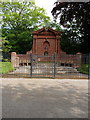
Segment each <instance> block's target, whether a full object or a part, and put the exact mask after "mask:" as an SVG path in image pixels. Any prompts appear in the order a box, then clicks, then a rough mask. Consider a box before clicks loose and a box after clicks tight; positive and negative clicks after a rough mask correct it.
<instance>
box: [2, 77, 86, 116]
mask: <svg viewBox="0 0 90 120" xmlns="http://www.w3.org/2000/svg"><path fill="white" fill-rule="evenodd" d="M2 101H3V102H2V115H3V117H5V118H87V117H88V80H75V79H74V80H73V79H72V80H69V79H66V80H65V79H62V80H61V79H22V78H14V79H13V78H2Z"/></svg>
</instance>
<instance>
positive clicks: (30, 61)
mask: <svg viewBox="0 0 90 120" xmlns="http://www.w3.org/2000/svg"><path fill="white" fill-rule="evenodd" d="M18 57H19V58H18V59H17V60H18V67H15V68H14V70H13V71H9V72H8V73H5V74H3V75H2V77H29V78H30V77H31V78H32V77H34V78H35V77H37V78H59V79H66V78H67V79H70V78H71V79H79V78H83V79H88V78H90V54H83V55H82V57H81V59H77V58H78V57H76V56H75V55H69V56H68V55H62V56H57V55H56V54H53V55H52V56H46V55H44V56H41V55H33V54H30V55H29V57H27V56H26V58H25V57H24V58H23V57H22V56H18ZM3 61H4V62H7V61H11V59H10V55H9V54H6V55H5V54H4V56H3ZM15 62H16V61H15ZM80 63H81V64H80ZM6 67H7V66H6Z"/></svg>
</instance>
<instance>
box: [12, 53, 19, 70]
mask: <svg viewBox="0 0 90 120" xmlns="http://www.w3.org/2000/svg"><path fill="white" fill-rule="evenodd" d="M11 63H12V65H13V67H14V68H18V67H19V57H17V54H16V52H12V53H11Z"/></svg>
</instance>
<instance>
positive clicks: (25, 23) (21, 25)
mask: <svg viewBox="0 0 90 120" xmlns="http://www.w3.org/2000/svg"><path fill="white" fill-rule="evenodd" d="M0 6H1V8H2V11H1V12H0V14H1V15H2V20H1V21H0V24H1V29H2V38H4V39H3V40H4V42H3V43H4V45H3V52H6V51H7V52H12V51H15V52H17V53H26V51H29V50H30V49H31V47H32V31H34V30H37V29H39V28H41V27H42V26H44V25H45V24H46V23H47V22H49V20H50V18H49V17H48V16H47V15H46V13H45V10H44V9H43V8H40V7H37V6H36V5H35V2H34V1H33V0H32V1H31V0H30V2H25V1H24V2H0Z"/></svg>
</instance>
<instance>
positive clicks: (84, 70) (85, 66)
mask: <svg viewBox="0 0 90 120" xmlns="http://www.w3.org/2000/svg"><path fill="white" fill-rule="evenodd" d="M78 70H79V71H80V72H81V73H83V74H88V73H89V66H88V64H84V65H82V66H81V68H79V69H78Z"/></svg>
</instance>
